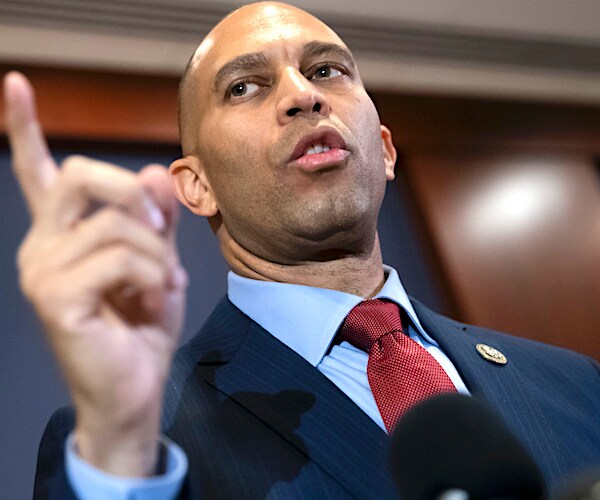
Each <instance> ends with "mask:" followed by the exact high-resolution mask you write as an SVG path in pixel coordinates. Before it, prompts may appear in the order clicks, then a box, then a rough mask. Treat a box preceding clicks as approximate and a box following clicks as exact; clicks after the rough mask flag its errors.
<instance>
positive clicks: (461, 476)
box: [391, 394, 546, 500]
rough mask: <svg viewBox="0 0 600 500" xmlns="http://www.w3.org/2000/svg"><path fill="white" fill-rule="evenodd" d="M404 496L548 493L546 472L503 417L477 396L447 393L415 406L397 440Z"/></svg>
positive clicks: (428, 499) (395, 463) (532, 499)
mask: <svg viewBox="0 0 600 500" xmlns="http://www.w3.org/2000/svg"><path fill="white" fill-rule="evenodd" d="M391 465H392V474H393V476H394V480H395V481H396V485H397V487H398V491H399V493H400V497H401V498H402V499H404V500H434V499H435V500H442V499H443V500H450V499H452V500H454V499H456V500H458V499H460V500H466V499H469V500H474V499H488V500H489V499H527V500H536V499H542V498H545V494H546V491H545V485H544V480H543V478H542V474H541V472H540V470H539V468H538V466H537V465H536V463H535V462H534V461H533V459H531V458H530V456H529V454H528V453H527V451H526V450H525V449H524V447H523V445H522V444H521V443H520V442H519V441H518V440H517V438H516V437H515V436H513V434H512V433H511V431H510V430H509V429H508V428H507V427H506V425H505V424H504V423H503V422H502V421H501V419H500V418H499V417H498V416H496V414H495V413H494V412H493V411H492V410H491V409H489V408H488V407H486V406H485V405H484V404H483V403H481V402H479V401H477V400H476V399H474V398H472V397H469V396H463V395H458V394H443V395H440V396H436V397H433V398H431V399H427V400H426V401H424V402H423V403H420V404H418V405H417V406H415V407H414V408H411V409H410V410H409V411H408V412H407V413H406V415H405V416H404V417H403V418H402V419H401V420H400V421H399V422H398V425H397V426H396V429H395V431H394V434H393V436H392V444H391Z"/></svg>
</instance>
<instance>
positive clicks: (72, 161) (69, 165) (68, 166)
mask: <svg viewBox="0 0 600 500" xmlns="http://www.w3.org/2000/svg"><path fill="white" fill-rule="evenodd" d="M86 160H87V159H86V157H85V156H82V155H70V156H67V157H66V158H65V159H64V160H63V161H62V163H61V170H62V172H63V174H64V175H66V176H70V175H73V173H75V172H78V171H79V170H80V169H81V167H82V166H83V164H84V163H85V161H86Z"/></svg>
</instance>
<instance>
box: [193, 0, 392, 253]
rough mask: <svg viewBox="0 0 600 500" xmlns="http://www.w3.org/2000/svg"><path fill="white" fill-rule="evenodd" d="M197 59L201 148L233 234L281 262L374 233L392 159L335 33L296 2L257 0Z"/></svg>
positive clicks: (348, 245) (197, 140)
mask: <svg viewBox="0 0 600 500" xmlns="http://www.w3.org/2000/svg"><path fill="white" fill-rule="evenodd" d="M196 58H197V62H196V65H195V67H194V68H193V70H192V71H193V73H192V75H191V76H192V78H193V79H194V80H193V81H192V82H193V83H192V84H191V87H190V88H191V89H192V90H191V92H192V93H193V94H194V100H195V102H197V105H196V109H194V113H196V117H195V118H194V120H195V121H196V123H197V128H196V130H197V135H196V136H195V137H193V143H194V149H195V151H194V154H195V155H196V156H197V158H198V160H199V164H200V165H201V166H202V168H203V169H204V170H205V172H206V176H207V178H208V180H209V182H210V185H211V188H212V191H213V193H214V197H215V199H216V204H217V206H218V209H219V212H220V215H221V218H222V223H223V224H224V225H225V227H226V228H227V230H228V232H229V234H230V235H231V236H232V237H233V238H234V239H235V240H236V241H237V242H238V243H239V244H241V245H242V246H243V247H244V248H246V249H248V250H250V251H251V252H252V253H254V254H255V255H258V256H259V257H262V258H267V259H270V260H272V261H274V262H278V261H279V262H283V261H285V260H287V259H290V260H294V259H298V258H302V257H303V256H307V257H309V258H314V257H315V255H312V254H319V253H320V252H325V253H327V252H331V251H352V250H353V246H355V245H357V244H358V241H359V240H362V239H363V238H368V239H371V240H372V239H373V237H374V234H375V228H376V219H377V214H378V211H379V207H380V205H381V201H382V199H383V194H384V191H385V182H386V178H387V179H390V178H393V172H392V167H393V165H392V166H390V161H389V158H388V161H387V169H386V162H385V161H384V156H385V155H384V147H383V145H382V131H381V127H380V122H379V117H378V115H377V112H376V110H375V108H374V106H373V103H372V101H371V99H370V98H369V97H368V95H367V94H366V92H365V89H364V87H363V85H362V82H361V80H360V77H359V74H358V71H357V68H356V67H355V63H354V60H353V57H352V55H351V54H350V52H349V51H348V49H347V48H346V46H345V45H344V44H343V42H342V41H341V40H340V39H339V37H337V35H335V33H334V32H333V31H331V30H330V29H329V28H328V27H327V26H326V25H324V24H323V23H321V22H320V21H318V20H317V19H316V18H314V17H312V16H310V15H309V14H307V13H305V12H303V11H300V10H298V9H295V8H293V7H289V6H284V5H281V4H255V5H251V6H247V7H245V8H243V9H241V10H240V11H237V12H235V13H234V14H232V15H230V16H229V17H228V18H226V19H225V20H224V21H223V22H222V23H221V24H220V25H218V26H217V27H216V28H215V29H214V30H213V32H211V34H210V35H209V36H208V37H207V39H206V40H205V41H204V42H203V44H202V45H201V46H200V47H199V49H198V51H197V54H196ZM390 145H391V143H390ZM388 156H389V155H388ZM392 163H393V161H392ZM317 257H318V256H317Z"/></svg>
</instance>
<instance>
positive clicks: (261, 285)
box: [227, 266, 437, 366]
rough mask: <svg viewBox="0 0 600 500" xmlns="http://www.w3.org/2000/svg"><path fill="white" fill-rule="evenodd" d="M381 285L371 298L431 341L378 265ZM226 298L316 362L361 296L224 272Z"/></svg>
mask: <svg viewBox="0 0 600 500" xmlns="http://www.w3.org/2000/svg"><path fill="white" fill-rule="evenodd" d="M384 271H385V273H386V274H387V278H386V280H385V283H384V285H383V287H382V288H381V290H380V291H379V293H378V294H377V295H376V296H375V297H373V298H380V299H381V298H385V299H389V300H391V301H393V302H395V303H397V304H398V305H399V306H401V307H402V308H403V309H404V310H405V311H406V314H407V315H408V316H409V318H410V319H411V321H412V323H413V324H414V326H415V327H416V329H417V331H418V333H419V334H420V335H422V336H423V337H424V338H425V339H426V340H427V341H428V342H431V343H432V344H434V345H437V343H436V342H435V341H434V340H433V339H432V338H431V337H430V336H429V335H427V333H425V331H424V330H423V327H422V326H421V323H420V322H419V318H418V317H417V314H416V313H415V310H414V309H413V307H412V304H411V303H410V300H409V298H408V295H407V294H406V291H405V290H404V287H403V286H402V283H401V281H400V278H399V276H398V273H397V272H396V270H395V269H394V268H392V267H389V266H384ZM227 284H228V292H227V295H228V297H229V300H230V301H231V302H232V303H233V304H234V305H235V306H236V307H237V308H238V309H240V310H241V311H242V312H243V313H244V314H246V315H247V316H249V317H250V318H251V319H253V320H254V321H256V322H257V323H258V324H259V325H260V326H262V327H263V328H264V329H265V330H267V331H268V332H269V333H271V334H272V335H273V336H274V337H276V338H277V339H278V340H280V341H281V342H283V343H284V344H285V345H287V346H288V347H289V348H290V349H292V350H293V351H295V352H296V353H298V354H299V355H300V356H302V357H303V358H304V359H306V361H308V362H309V363H310V364H311V365H313V366H317V365H318V364H319V363H320V362H321V360H322V359H323V356H325V354H326V353H327V351H328V350H329V345H330V344H331V341H332V340H333V338H334V336H335V334H336V332H337V330H338V328H339V327H340V325H341V324H342V322H343V321H344V318H345V317H346V316H347V315H348V313H349V312H350V311H351V310H352V308H353V307H354V306H356V305H357V304H359V303H360V302H362V301H363V300H364V299H363V298H362V297H359V296H357V295H352V294H350V293H345V292H340V291H338V290H329V289H326V288H315V287H310V286H304V285H295V284H290V283H278V282H273V281H260V280H254V279H250V278H245V277H243V276H239V275H238V274H235V273H234V272H233V271H230V272H229V274H228V275H227Z"/></svg>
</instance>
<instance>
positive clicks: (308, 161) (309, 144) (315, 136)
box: [289, 128, 350, 170]
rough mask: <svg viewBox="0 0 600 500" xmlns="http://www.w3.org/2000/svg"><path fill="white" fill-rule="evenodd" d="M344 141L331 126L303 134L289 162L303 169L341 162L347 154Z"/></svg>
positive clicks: (328, 165) (321, 167)
mask: <svg viewBox="0 0 600 500" xmlns="http://www.w3.org/2000/svg"><path fill="white" fill-rule="evenodd" d="M346 147H347V146H346V143H345V141H344V139H343V138H342V136H341V135H340V134H339V132H338V131H337V130H335V129H332V128H326V129H320V130H316V131H314V132H312V133H310V134H307V135H305V136H304V137H303V138H302V139H301V140H300V141H299V142H298V144H297V145H296V147H295V148H294V151H293V152H292V155H291V157H290V159H289V164H291V165H293V166H296V167H300V168H302V169H304V170H319V169H323V168H326V167H330V166H334V165H336V164H340V163H342V162H343V161H344V160H346V158H347V157H348V155H349V154H350V153H349V151H348V150H347V149H346Z"/></svg>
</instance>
